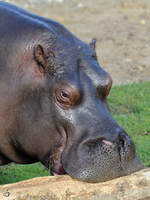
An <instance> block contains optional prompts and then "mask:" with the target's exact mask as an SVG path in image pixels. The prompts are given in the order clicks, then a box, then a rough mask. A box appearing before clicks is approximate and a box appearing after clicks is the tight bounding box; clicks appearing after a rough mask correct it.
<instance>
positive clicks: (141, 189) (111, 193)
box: [0, 168, 150, 200]
mask: <svg viewBox="0 0 150 200" xmlns="http://www.w3.org/2000/svg"><path fill="white" fill-rule="evenodd" d="M0 200H150V168H146V169H143V170H141V171H139V172H136V173H134V174H132V175H129V176H124V177H121V178H117V179H114V180H111V181H107V182H104V183H96V184H95V183H94V184H91V183H83V182H79V181H77V180H73V179H72V178H71V177H69V176H67V175H65V176H56V177H41V178H34V179H30V180H27V181H22V182H18V183H14V184H8V185H2V186H0Z"/></svg>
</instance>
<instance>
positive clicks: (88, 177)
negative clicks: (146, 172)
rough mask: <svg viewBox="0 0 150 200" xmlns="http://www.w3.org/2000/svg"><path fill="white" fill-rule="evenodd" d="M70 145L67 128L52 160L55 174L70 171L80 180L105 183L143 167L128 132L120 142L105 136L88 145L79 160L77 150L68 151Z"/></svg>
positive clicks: (51, 165) (69, 173)
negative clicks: (68, 144) (76, 155)
mask: <svg viewBox="0 0 150 200" xmlns="http://www.w3.org/2000/svg"><path fill="white" fill-rule="evenodd" d="M124 138H125V139H124ZM66 146H67V137H66V133H65V131H63V139H62V143H61V146H60V147H59V149H58V150H57V153H56V154H54V155H53V156H52V157H51V159H50V169H51V173H52V174H53V175H63V174H68V175H70V176H71V177H73V178H75V179H78V180H80V181H85V182H103V181H107V180H111V179H113V178H117V177H120V176H125V175H129V174H131V173H133V172H136V171H138V170H140V169H142V168H143V165H142V164H141V161H140V160H139V159H138V157H137V156H136V152H135V146H134V143H133V142H132V140H131V139H130V137H129V136H128V135H126V134H123V136H122V139H120V141H119V143H114V142H111V141H109V140H107V139H101V141H98V142H94V144H90V145H89V144H88V145H87V144H85V146H83V149H84V150H83V152H81V155H79V156H78V158H79V159H78V160H77V159H75V153H74V152H73V153H72V152H69V151H68V153H67V154H66ZM87 147H88V149H87ZM85 149H86V150H85ZM68 154H69V156H67V155H68ZM66 158H68V159H66ZM70 158H72V159H70ZM73 158H74V159H73Z"/></svg>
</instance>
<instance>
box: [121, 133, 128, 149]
mask: <svg viewBox="0 0 150 200" xmlns="http://www.w3.org/2000/svg"><path fill="white" fill-rule="evenodd" d="M128 143H129V136H128V135H126V134H125V133H120V135H119V144H120V146H122V147H125V146H127V144H128Z"/></svg>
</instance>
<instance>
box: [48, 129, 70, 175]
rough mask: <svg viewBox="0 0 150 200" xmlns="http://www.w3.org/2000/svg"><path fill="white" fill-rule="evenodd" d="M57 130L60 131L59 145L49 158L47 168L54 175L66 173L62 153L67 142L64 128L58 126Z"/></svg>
mask: <svg viewBox="0 0 150 200" xmlns="http://www.w3.org/2000/svg"><path fill="white" fill-rule="evenodd" d="M59 132H60V133H61V141H60V146H59V147H58V149H57V150H56V152H54V153H53V154H52V155H51V156H50V159H49V169H50V171H51V174H52V175H54V176H57V175H64V174H67V173H66V171H65V170H64V168H63V165H62V153H63V152H64V150H65V147H66V144H67V134H66V131H65V130H64V128H59Z"/></svg>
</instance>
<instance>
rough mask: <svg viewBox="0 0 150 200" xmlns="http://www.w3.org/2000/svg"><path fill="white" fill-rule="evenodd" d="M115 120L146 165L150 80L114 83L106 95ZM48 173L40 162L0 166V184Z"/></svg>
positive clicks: (149, 154) (148, 158)
mask: <svg viewBox="0 0 150 200" xmlns="http://www.w3.org/2000/svg"><path fill="white" fill-rule="evenodd" d="M108 102H109V106H110V110H111V112H112V114H113V116H114V118H115V120H116V121H117V122H118V123H119V124H120V125H121V126H123V127H124V129H125V130H126V132H127V133H128V134H129V135H130V136H131V137H132V139H133V141H134V142H135V145H136V150H137V154H138V155H139V158H140V159H141V160H142V161H143V163H144V165H145V167H148V166H150V82H145V83H138V84H132V85H124V86H115V87H113V88H112V90H111V92H110V95H109V98H108ZM49 174H50V173H49V171H48V170H46V169H45V168H44V167H43V166H42V165H41V164H40V163H37V164H32V165H15V164H11V165H8V166H3V167H0V184H6V183H13V182H17V181H21V180H26V179H29V178H33V177H38V176H48V175H49Z"/></svg>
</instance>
